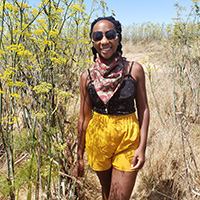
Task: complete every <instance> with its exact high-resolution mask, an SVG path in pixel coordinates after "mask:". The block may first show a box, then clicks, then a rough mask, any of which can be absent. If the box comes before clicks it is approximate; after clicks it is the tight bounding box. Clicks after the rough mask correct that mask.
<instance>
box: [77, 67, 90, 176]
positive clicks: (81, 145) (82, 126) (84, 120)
mask: <svg viewBox="0 0 200 200" xmlns="http://www.w3.org/2000/svg"><path fill="white" fill-rule="evenodd" d="M87 80H88V73H87V71H85V72H84V73H83V74H82V75H81V78H80V97H81V102H80V114H79V119H78V150H77V162H76V166H75V176H76V178H79V179H81V177H83V175H84V161H83V154H84V149H85V133H86V129H87V126H88V123H89V121H90V119H91V117H92V103H91V100H90V97H89V93H88V89H87V83H88V81H87Z"/></svg>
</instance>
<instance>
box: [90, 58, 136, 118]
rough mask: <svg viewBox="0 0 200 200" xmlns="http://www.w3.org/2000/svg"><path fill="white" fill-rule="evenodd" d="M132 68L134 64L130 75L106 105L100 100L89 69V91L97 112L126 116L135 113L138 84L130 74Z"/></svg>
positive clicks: (127, 75)
mask: <svg viewBox="0 0 200 200" xmlns="http://www.w3.org/2000/svg"><path fill="white" fill-rule="evenodd" d="M132 66H133V62H132V65H131V67H130V71H129V73H128V74H126V75H125V76H124V80H123V82H122V84H121V86H120V87H119V89H118V90H117V91H116V92H115V94H114V95H113V96H112V97H111V99H110V100H109V101H108V103H107V104H106V105H105V104H104V103H103V101H102V100H101V99H100V98H99V96H98V94H97V92H96V90H95V87H94V84H93V83H92V82H93V80H92V78H91V75H90V70H89V69H88V74H89V77H90V82H89V84H88V91H89V95H90V99H91V101H92V107H93V110H94V111H95V112H98V113H101V114H109V115H126V114H130V113H134V112H135V106H134V99H135V97H136V88H137V82H136V80H135V79H134V78H133V77H132V76H131V74H130V73H131V70H132ZM126 77H127V78H126Z"/></svg>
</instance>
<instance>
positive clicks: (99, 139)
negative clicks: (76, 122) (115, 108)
mask: <svg viewBox="0 0 200 200" xmlns="http://www.w3.org/2000/svg"><path fill="white" fill-rule="evenodd" d="M139 138H140V133H139V123H138V120H137V118H136V116H135V113H131V114H127V115H120V116H114V115H103V114H99V113H97V112H94V115H93V118H92V119H91V120H90V122H89V124H88V127H87V131H86V138H85V146H86V154H87V159H88V162H89V164H90V166H91V168H92V169H93V170H95V171H104V170H108V169H110V168H111V167H112V166H113V167H114V168H115V169H118V170H121V171H132V170H130V167H131V162H132V159H133V156H134V152H135V150H136V149H137V148H138V146H139Z"/></svg>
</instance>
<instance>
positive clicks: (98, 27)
mask: <svg viewBox="0 0 200 200" xmlns="http://www.w3.org/2000/svg"><path fill="white" fill-rule="evenodd" d="M109 30H115V26H114V24H113V23H112V22H110V21H108V20H101V21H98V22H97V23H96V24H95V25H94V27H93V30H92V36H93V34H94V33H95V32H97V31H101V32H102V33H103V37H102V39H101V40H98V41H95V40H92V42H93V46H94V48H95V49H96V50H97V52H98V53H99V55H100V56H101V57H103V58H104V59H106V60H107V59H110V58H112V57H113V56H114V55H115V54H116V51H117V46H118V44H119V39H118V37H117V36H116V37H115V38H114V39H108V38H107V37H106V35H105V33H106V31H109ZM111 32H112V31H111ZM100 38H101V37H100ZM92 39H93V37H92Z"/></svg>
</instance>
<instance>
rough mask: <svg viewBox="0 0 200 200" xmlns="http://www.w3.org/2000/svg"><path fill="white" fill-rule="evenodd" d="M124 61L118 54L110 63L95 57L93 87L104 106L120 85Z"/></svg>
mask: <svg viewBox="0 0 200 200" xmlns="http://www.w3.org/2000/svg"><path fill="white" fill-rule="evenodd" d="M124 70H125V67H124V61H123V58H122V56H121V55H120V54H119V55H118V56H117V57H116V58H115V59H114V60H113V61H112V62H111V63H108V64H107V63H106V62H105V61H104V60H102V59H101V58H100V57H97V59H96V60H95V64H94V67H93V79H94V87H95V90H96V92H97V95H98V96H99V98H100V99H101V100H102V101H103V103H104V104H105V105H106V104H107V103H108V101H109V100H110V99H111V97H112V96H113V95H114V94H115V92H116V91H117V90H118V89H119V87H120V86H121V84H122V79H123V76H124Z"/></svg>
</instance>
